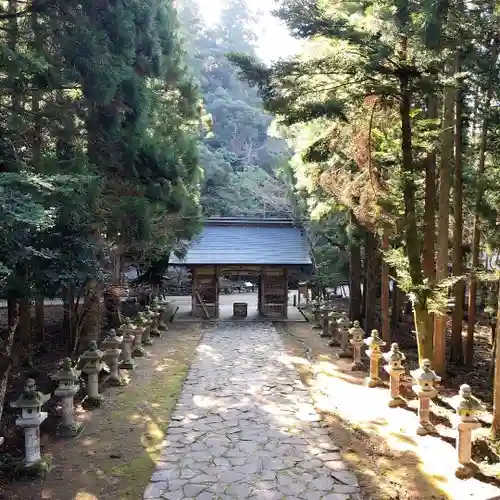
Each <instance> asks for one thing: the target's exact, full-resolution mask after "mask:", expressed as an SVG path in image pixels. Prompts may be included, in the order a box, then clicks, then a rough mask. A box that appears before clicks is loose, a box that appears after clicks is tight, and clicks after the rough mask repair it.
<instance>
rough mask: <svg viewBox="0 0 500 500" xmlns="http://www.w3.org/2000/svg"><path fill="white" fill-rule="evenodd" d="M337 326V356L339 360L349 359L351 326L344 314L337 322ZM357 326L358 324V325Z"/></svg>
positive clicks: (350, 354)
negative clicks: (338, 345) (338, 347)
mask: <svg viewBox="0 0 500 500" xmlns="http://www.w3.org/2000/svg"><path fill="white" fill-rule="evenodd" d="M338 325H339V335H338V338H339V343H340V351H339V353H338V354H337V356H338V357H339V358H350V357H351V356H352V353H351V350H350V349H349V331H350V330H349V327H350V326H351V322H350V321H349V318H348V317H347V314H346V313H343V314H342V316H341V318H340V319H339V321H338ZM358 326H359V323H358Z"/></svg>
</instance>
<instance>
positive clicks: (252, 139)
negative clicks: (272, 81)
mask: <svg viewBox="0 0 500 500" xmlns="http://www.w3.org/2000/svg"><path fill="white" fill-rule="evenodd" d="M178 8H179V16H180V19H181V23H182V28H183V32H184V38H185V45H186V51H187V59H188V61H189V66H190V68H191V72H192V74H193V76H194V79H195V81H197V82H198V86H199V90H200V93H201V97H202V99H203V104H204V109H205V113H206V114H207V122H209V123H210V126H211V130H210V131H209V132H207V133H205V134H204V136H203V137H202V139H200V143H199V162H200V166H201V168H202V169H203V172H204V178H203V183H202V191H201V202H202V206H203V211H204V213H205V214H206V215H210V216H213V215H219V216H255V217H272V216H289V214H290V206H289V199H288V196H287V193H286V190H285V185H284V184H283V182H282V181H281V180H280V179H279V171H280V169H281V168H282V167H283V165H284V164H285V163H286V162H287V161H288V158H289V157H290V150H289V148H288V147H287V145H286V143H285V142H284V141H283V140H282V139H279V138H275V137H272V136H270V135H269V134H268V129H269V127H270V126H271V124H272V121H273V117H272V116H271V115H270V114H269V113H267V112H265V111H264V108H263V103H262V99H261V98H260V97H259V96H258V93H257V92H256V90H255V89H252V88H250V87H249V85H248V84H247V83H246V82H244V81H242V80H241V79H239V78H238V74H237V68H236V67H235V66H234V65H233V63H231V62H230V61H229V60H228V59H227V57H226V54H227V53H229V52H233V51H236V52H245V53H248V54H251V55H253V56H255V51H254V43H255V34H254V31H253V25H254V23H255V22H256V20H255V19H254V18H253V17H252V14H251V12H250V10H249V9H248V6H247V5H246V3H245V2H244V1H243V0H227V1H226V2H225V4H224V6H223V9H222V12H221V16H220V20H219V22H218V23H217V24H216V25H214V26H207V25H205V24H204V21H203V19H202V17H201V15H200V13H199V10H198V4H197V2H196V1H195V0H183V1H182V2H180V5H179V7H178Z"/></svg>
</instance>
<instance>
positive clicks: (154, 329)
mask: <svg viewBox="0 0 500 500" xmlns="http://www.w3.org/2000/svg"><path fill="white" fill-rule="evenodd" d="M161 315H162V311H161V310H160V307H159V306H158V303H157V302H156V303H153V305H152V306H151V311H150V317H151V328H150V334H151V336H153V337H162V336H163V334H162V333H161V331H160V326H159V325H160V318H161Z"/></svg>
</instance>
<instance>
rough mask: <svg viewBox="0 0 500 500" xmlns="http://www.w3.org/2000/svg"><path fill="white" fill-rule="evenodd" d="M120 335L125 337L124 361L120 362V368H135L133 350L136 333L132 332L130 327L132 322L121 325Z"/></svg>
mask: <svg viewBox="0 0 500 500" xmlns="http://www.w3.org/2000/svg"><path fill="white" fill-rule="evenodd" d="M120 336H122V337H123V340H122V361H121V363H120V368H122V369H123V370H134V369H135V363H134V360H133V359H132V351H133V346H134V340H135V335H133V334H132V331H131V328H130V322H129V324H128V325H125V324H124V325H122V326H121V327H120Z"/></svg>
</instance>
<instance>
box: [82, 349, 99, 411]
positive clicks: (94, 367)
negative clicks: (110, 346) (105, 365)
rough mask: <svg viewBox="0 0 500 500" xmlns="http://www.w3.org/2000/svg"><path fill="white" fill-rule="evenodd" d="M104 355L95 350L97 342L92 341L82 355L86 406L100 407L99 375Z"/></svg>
mask: <svg viewBox="0 0 500 500" xmlns="http://www.w3.org/2000/svg"><path fill="white" fill-rule="evenodd" d="M103 356H104V353H103V352H102V351H100V350H99V349H98V348H97V342H96V341H95V340H93V341H92V342H91V343H90V346H89V348H88V349H87V350H86V351H85V352H84V353H83V354H82V357H81V358H80V359H81V363H82V371H83V373H85V374H87V376H88V394H87V398H86V401H85V402H86V404H87V405H88V406H91V407H92V406H101V403H102V400H103V397H102V395H101V394H99V373H100V371H101V368H102V358H103Z"/></svg>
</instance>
